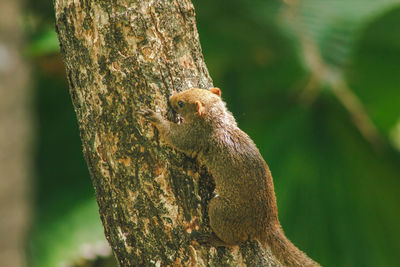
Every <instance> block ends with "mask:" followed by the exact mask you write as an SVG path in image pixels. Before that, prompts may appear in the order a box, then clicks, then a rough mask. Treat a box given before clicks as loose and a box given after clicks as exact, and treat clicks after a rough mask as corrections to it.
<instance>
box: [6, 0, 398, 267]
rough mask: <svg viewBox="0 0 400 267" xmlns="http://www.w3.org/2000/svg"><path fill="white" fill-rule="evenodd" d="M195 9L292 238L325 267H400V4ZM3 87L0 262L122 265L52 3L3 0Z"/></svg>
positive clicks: (237, 0) (217, 72)
mask: <svg viewBox="0 0 400 267" xmlns="http://www.w3.org/2000/svg"><path fill="white" fill-rule="evenodd" d="M194 5H195V8H196V14H197V25H198V30H199V34H200V40H201V44H202V48H203V53H204V57H205V60H206V63H207V66H208V68H209V71H210V73H211V76H212V78H213V80H214V85H215V86H218V87H220V88H221V89H222V93H223V98H224V99H225V100H226V102H227V103H228V107H229V109H230V110H231V111H232V112H233V114H234V115H235V117H236V118H237V120H238V123H239V126H240V127H241V128H242V129H243V130H244V131H246V132H247V133H248V134H249V135H250V136H251V137H252V138H253V139H254V141H255V143H256V144H257V145H258V147H259V149H260V151H261V153H262V154H263V156H264V158H265V160H266V161H267V163H268V164H269V166H270V168H271V171H272V174H273V177H274V182H275V191H276V194H277V199H278V206H279V212H280V219H281V222H282V225H283V228H284V229H285V232H286V234H287V236H288V237H289V238H290V239H291V240H292V241H293V242H294V243H295V244H296V245H297V246H298V247H299V248H301V249H302V250H304V251H306V252H307V254H309V255H310V256H311V257H312V258H313V259H315V260H316V261H318V262H320V263H321V264H322V265H323V266H399V262H400V256H399V253H398V251H400V241H399V240H400V227H399V226H400V212H399V204H400V1H399V0H397V1H394V0H352V1H348V0H335V1H330V0H303V1H295V0H286V1H272V0H271V1H261V0H255V1H245V0H231V1H211V0H202V1H200V0H195V1H194ZM0 89H1V90H0V193H1V194H0V199H1V201H0V236H1V238H0V265H1V266H40V267H53V266H115V263H114V262H113V259H112V257H111V256H110V253H111V252H110V249H109V247H108V245H107V243H106V241H105V238H104V234H103V229H102V226H101V224H100V220H99V216H98V211H97V204H96V202H95V199H94V191H93V188H92V186H91V182H90V178H89V173H88V170H87V167H86V164H85V162H84V159H83V156H82V152H81V143H80V138H79V131H78V125H77V122H76V118H75V114H74V111H73V108H72V104H71V101H70V97H69V93H68V84H67V82H66V79H65V77H64V67H63V65H62V61H61V57H60V54H59V48H58V40H57V36H56V34H55V32H54V14H53V7H52V4H51V3H50V1H48V0H35V1H34V0H25V1H21V2H20V1H15V0H1V2H0Z"/></svg>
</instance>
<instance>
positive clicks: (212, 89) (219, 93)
mask: <svg viewBox="0 0 400 267" xmlns="http://www.w3.org/2000/svg"><path fill="white" fill-rule="evenodd" d="M210 92H211V93H213V94H216V95H217V96H219V97H221V89H219V88H217V87H214V88H211V89H210Z"/></svg>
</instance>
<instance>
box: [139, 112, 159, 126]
mask: <svg viewBox="0 0 400 267" xmlns="http://www.w3.org/2000/svg"><path fill="white" fill-rule="evenodd" d="M138 114H140V115H142V116H143V118H145V119H146V120H148V121H151V122H154V123H157V122H160V121H161V120H162V117H161V115H160V114H159V113H157V112H155V111H153V110H151V109H148V108H146V109H141V110H140V111H139V112H138Z"/></svg>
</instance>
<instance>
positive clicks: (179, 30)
mask: <svg viewBox="0 0 400 267" xmlns="http://www.w3.org/2000/svg"><path fill="white" fill-rule="evenodd" d="M55 12H56V27H57V30H58V36H59V41H60V46H61V53H62V55H63V59H64V64H65V67H66V73H67V77H68V81H69V85H70V93H71V97H72V102H73V104H74V107H75V111H76V114H77V118H78V122H79V126H80V132H81V139H82V143H83V151H84V155H85V158H86V161H87V163H88V166H89V170H90V173H91V178H92V182H93V185H94V187H95V189H96V197H97V201H98V204H99V210H100V217H101V220H102V222H103V225H104V229H105V234H106V237H107V240H108V241H109V243H110V245H111V247H112V249H113V252H114V255H115V257H116V258H117V260H118V262H119V263H120V265H121V266H139V265H140V266H143V265H145V266H148V265H149V266H151V265H155V266H181V265H183V266H207V265H209V266H224V265H228V266H229V265H230V266H237V265H247V266H260V265H263V266H279V264H278V263H277V261H276V260H275V259H274V258H273V257H272V256H271V254H270V252H269V251H265V250H262V249H261V248H260V247H259V245H258V244H257V243H255V242H253V243H250V242H249V243H247V244H245V245H242V246H241V247H240V248H233V249H215V248H211V247H207V246H200V245H199V244H198V243H197V242H196V241H195V238H194V236H195V234H196V232H197V231H198V230H201V231H205V230H208V231H209V230H210V229H209V227H208V218H207V209H206V207H207V202H208V200H209V199H210V198H211V196H212V192H213V186H214V185H213V182H212V179H211V177H210V176H209V175H208V174H207V173H206V171H205V170H204V168H202V167H200V166H198V164H197V162H196V161H195V160H193V159H189V158H187V157H185V156H184V155H182V154H180V153H178V152H176V151H174V150H172V149H170V148H168V147H167V146H165V145H164V144H163V143H162V141H160V140H159V138H158V135H157V131H156V130H155V128H153V127H152V126H150V124H148V123H146V122H145V121H144V120H143V119H142V118H141V117H140V116H137V115H136V114H137V111H138V110H140V108H141V107H150V108H153V109H158V110H160V111H161V112H162V113H163V114H164V115H165V116H167V117H168V118H169V119H171V120H174V119H176V118H175V114H173V112H172V110H171V108H170V107H169V106H168V97H169V96H170V95H171V94H173V93H175V92H178V91H181V90H184V89H187V88H190V87H198V88H209V87H211V86H212V81H211V78H210V76H209V74H208V71H207V68H206V66H205V63H204V59H203V56H202V53H201V47H200V43H199V38H198V34H197V29H196V24H195V18H194V8H193V5H192V3H191V2H190V1H189V0H169V1H161V0H160V1H156V0H138V1H128V0H120V1H106V0H104V1H100V0H98V1H95V0H85V1H83V0H82V1H78V0H74V1H64V0H55ZM82 223H85V222H82Z"/></svg>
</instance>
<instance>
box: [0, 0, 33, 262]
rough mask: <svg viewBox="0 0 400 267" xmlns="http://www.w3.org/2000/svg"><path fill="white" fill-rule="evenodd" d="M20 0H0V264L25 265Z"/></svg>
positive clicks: (25, 117) (25, 72)
mask: <svg viewBox="0 0 400 267" xmlns="http://www.w3.org/2000/svg"><path fill="white" fill-rule="evenodd" d="M21 2H22V1H14V0H1V1H0V266H15V267H20V266H26V255H25V249H26V239H27V238H26V235H27V228H28V226H29V219H30V212H29V211H30V205H29V203H31V201H30V199H29V197H30V190H29V189H30V188H31V186H30V179H29V178H30V175H31V173H32V153H31V140H32V123H31V122H32V117H31V116H32V110H31V96H32V94H31V91H30V86H29V85H30V82H29V78H30V77H29V72H30V70H29V66H28V64H27V62H26V61H24V60H23V59H22V57H21V54H20V50H21V48H22V44H23V33H22V27H21V24H20V21H19V20H20V17H19V16H20V14H21V12H22V7H21V6H22V5H21Z"/></svg>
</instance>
